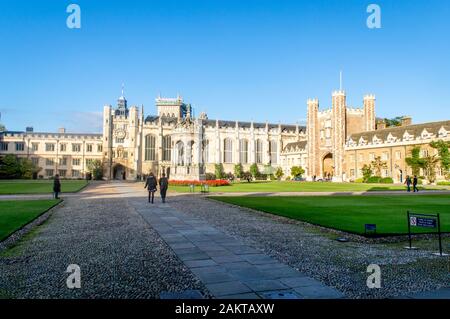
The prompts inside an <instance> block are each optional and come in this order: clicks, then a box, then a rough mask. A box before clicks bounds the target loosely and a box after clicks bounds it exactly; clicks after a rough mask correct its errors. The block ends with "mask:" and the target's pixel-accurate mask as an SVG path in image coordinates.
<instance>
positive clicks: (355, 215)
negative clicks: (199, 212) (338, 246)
mask: <svg viewBox="0 0 450 319" xmlns="http://www.w3.org/2000/svg"><path fill="white" fill-rule="evenodd" d="M210 198H213V199H215V200H218V201H223V202H226V203H231V204H235V205H239V206H244V207H249V208H253V209H256V210H260V211H264V212H268V213H272V214H275V215H281V216H285V217H289V218H293V219H298V220H301V221H305V222H308V223H312V224H316V225H321V226H325V227H329V228H334V229H339V230H344V231H348V232H353V233H360V234H361V233H364V224H377V233H378V234H405V233H407V231H408V228H407V227H408V224H407V217H406V211H407V210H412V211H414V212H417V213H430V214H435V213H439V214H440V215H441V230H442V231H443V232H444V231H445V232H450V195H420V196H414V195H411V196H395V195H392V196H384V195H371V196H295V197H294V196H286V197H285V196H283V197H281V196H278V197H272V196H271V197H255V196H253V197H251V196H248V197H247V196H238V197H237V196H236V197H231V196H230V197H226V196H215V197H214V196H211V197H210ZM415 231H418V232H420V231H422V232H423V231H424V230H423V229H422V228H421V229H417V228H416V229H415Z"/></svg>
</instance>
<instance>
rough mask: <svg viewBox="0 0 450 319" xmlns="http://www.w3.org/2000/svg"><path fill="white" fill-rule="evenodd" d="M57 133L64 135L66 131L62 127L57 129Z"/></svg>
mask: <svg viewBox="0 0 450 319" xmlns="http://www.w3.org/2000/svg"><path fill="white" fill-rule="evenodd" d="M58 133H59V134H64V133H66V129H65V128H64V127H60V128H59V129H58Z"/></svg>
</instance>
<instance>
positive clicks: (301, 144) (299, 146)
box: [283, 141, 307, 152]
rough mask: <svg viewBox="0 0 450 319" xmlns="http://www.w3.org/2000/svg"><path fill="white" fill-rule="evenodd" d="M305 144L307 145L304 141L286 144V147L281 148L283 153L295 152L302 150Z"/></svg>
mask: <svg viewBox="0 0 450 319" xmlns="http://www.w3.org/2000/svg"><path fill="white" fill-rule="evenodd" d="M306 144H307V142H306V141H299V142H291V143H287V144H286V146H285V147H284V148H283V152H292V151H295V150H303V149H305V148H306Z"/></svg>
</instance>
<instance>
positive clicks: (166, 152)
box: [162, 135, 172, 161]
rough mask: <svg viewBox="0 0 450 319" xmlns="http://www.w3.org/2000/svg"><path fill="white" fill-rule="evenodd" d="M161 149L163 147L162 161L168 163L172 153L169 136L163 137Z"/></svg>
mask: <svg viewBox="0 0 450 319" xmlns="http://www.w3.org/2000/svg"><path fill="white" fill-rule="evenodd" d="M162 147H163V154H162V157H163V158H162V160H163V161H170V159H171V152H172V138H171V137H170V135H166V136H163V138H162Z"/></svg>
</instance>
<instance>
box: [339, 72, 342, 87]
mask: <svg viewBox="0 0 450 319" xmlns="http://www.w3.org/2000/svg"><path fill="white" fill-rule="evenodd" d="M339 91H342V70H341V71H340V72H339Z"/></svg>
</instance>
